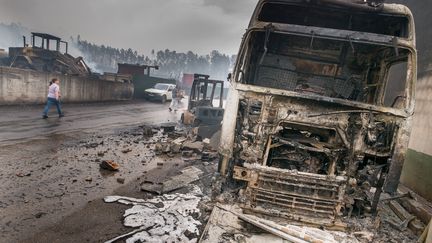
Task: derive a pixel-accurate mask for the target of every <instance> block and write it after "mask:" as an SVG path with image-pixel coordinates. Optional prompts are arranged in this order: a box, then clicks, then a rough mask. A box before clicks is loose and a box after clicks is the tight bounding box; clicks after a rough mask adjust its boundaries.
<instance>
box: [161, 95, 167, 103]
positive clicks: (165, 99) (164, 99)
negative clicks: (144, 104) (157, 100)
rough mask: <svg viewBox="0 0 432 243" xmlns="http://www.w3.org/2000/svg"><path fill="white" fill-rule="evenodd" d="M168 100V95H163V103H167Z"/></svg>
mask: <svg viewBox="0 0 432 243" xmlns="http://www.w3.org/2000/svg"><path fill="white" fill-rule="evenodd" d="M166 101H167V97H166V95H163V96H162V99H161V103H162V104H165V102H166Z"/></svg>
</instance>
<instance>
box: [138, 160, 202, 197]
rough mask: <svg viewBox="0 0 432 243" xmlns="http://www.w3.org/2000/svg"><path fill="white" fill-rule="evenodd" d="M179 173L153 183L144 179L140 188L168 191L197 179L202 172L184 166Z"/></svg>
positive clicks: (192, 167)
mask: <svg viewBox="0 0 432 243" xmlns="http://www.w3.org/2000/svg"><path fill="white" fill-rule="evenodd" d="M180 172H181V174H180V175H176V176H173V177H171V178H167V179H166V180H165V181H163V182H161V183H154V182H151V181H146V182H144V183H143V184H142V185H141V190H143V191H148V192H155V193H158V194H163V193H168V192H171V191H174V190H177V189H179V188H182V187H185V186H187V185H188V184H189V183H192V182H194V181H197V180H199V179H200V175H202V174H203V172H202V171H201V170H200V169H198V168H196V167H194V166H190V167H186V168H184V169H182V170H181V171H180Z"/></svg>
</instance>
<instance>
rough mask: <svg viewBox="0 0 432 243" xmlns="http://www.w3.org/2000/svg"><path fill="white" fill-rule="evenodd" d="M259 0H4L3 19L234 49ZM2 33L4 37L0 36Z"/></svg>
mask: <svg viewBox="0 0 432 243" xmlns="http://www.w3.org/2000/svg"><path fill="white" fill-rule="evenodd" d="M256 2H257V0H73V1H72V0H0V22H3V23H12V22H14V23H20V24H21V25H23V26H25V27H28V28H29V29H30V30H32V31H37V32H46V33H51V34H54V35H58V36H60V37H62V38H66V39H68V38H69V37H70V36H73V37H75V36H77V35H80V36H81V38H82V39H85V40H88V41H90V42H93V43H96V44H105V45H110V46H112V47H117V48H132V49H135V50H137V51H139V52H141V53H144V54H149V53H150V52H151V50H152V49H155V50H164V49H170V50H176V51H182V52H184V51H189V50H191V51H194V52H196V53H199V54H206V53H209V52H210V51H212V50H219V51H221V52H223V53H227V54H236V53H237V51H238V46H239V44H240V41H241V37H242V35H243V33H244V32H245V29H246V27H247V24H248V22H249V18H250V15H251V14H252V12H253V9H254V7H255V5H256ZM0 38H1V37H0Z"/></svg>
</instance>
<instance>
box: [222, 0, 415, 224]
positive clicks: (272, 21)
mask: <svg viewBox="0 0 432 243" xmlns="http://www.w3.org/2000/svg"><path fill="white" fill-rule="evenodd" d="M416 62H417V54H416V49H415V30H414V23H413V17H412V14H411V12H410V10H409V9H408V8H406V7H405V6H402V5H396V4H382V3H378V2H374V3H371V2H368V1H367V2H363V1H361V3H355V2H353V3H349V1H346V2H343V1H332V0H326V1H299V0H297V1H294V0H283V1H282V0H279V1H276V0H261V1H259V2H258V5H257V7H256V10H255V12H254V14H253V16H252V19H251V21H250V24H249V28H248V30H247V32H246V34H245V35H244V37H243V40H242V44H241V47H240V51H239V55H238V59H237V62H236V65H235V68H234V71H233V74H232V75H231V76H230V78H231V83H232V87H231V90H230V92H229V96H228V100H227V105H226V111H225V115H224V121H223V126H222V136H221V137H222V138H221V143H220V144H221V146H220V153H221V157H222V159H221V161H220V163H219V170H220V172H221V174H222V175H224V176H226V177H227V178H229V179H234V180H232V181H234V182H236V183H240V185H242V182H243V189H242V192H241V200H240V201H241V202H242V207H243V208H244V209H247V210H249V211H253V212H256V213H262V214H266V215H270V216H276V217H279V218H285V219H291V220H297V221H302V222H304V223H310V224H319V225H322V226H327V227H337V226H343V223H342V222H341V221H340V218H341V216H342V215H351V214H356V215H358V214H363V213H364V212H371V211H373V210H374V209H375V208H376V204H377V202H378V199H379V195H380V193H381V192H382V191H386V192H389V193H392V192H395V191H396V189H397V186H398V183H399V177H400V174H401V169H402V165H403V162H404V159H405V153H406V150H407V146H408V142H409V135H410V126H411V120H412V115H413V111H414V86H415V80H416V66H417V64H416ZM371 192H373V193H374V194H372V196H370V197H368V195H369V194H370V193H371Z"/></svg>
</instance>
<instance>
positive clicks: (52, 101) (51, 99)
mask: <svg viewBox="0 0 432 243" xmlns="http://www.w3.org/2000/svg"><path fill="white" fill-rule="evenodd" d="M52 105H55V106H56V107H57V112H58V114H59V115H61V114H63V113H62V111H61V107H60V101H58V100H56V99H55V98H49V97H48V101H47V104H46V106H45V110H44V112H43V115H44V116H48V111H49V109H50V108H51V106H52Z"/></svg>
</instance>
